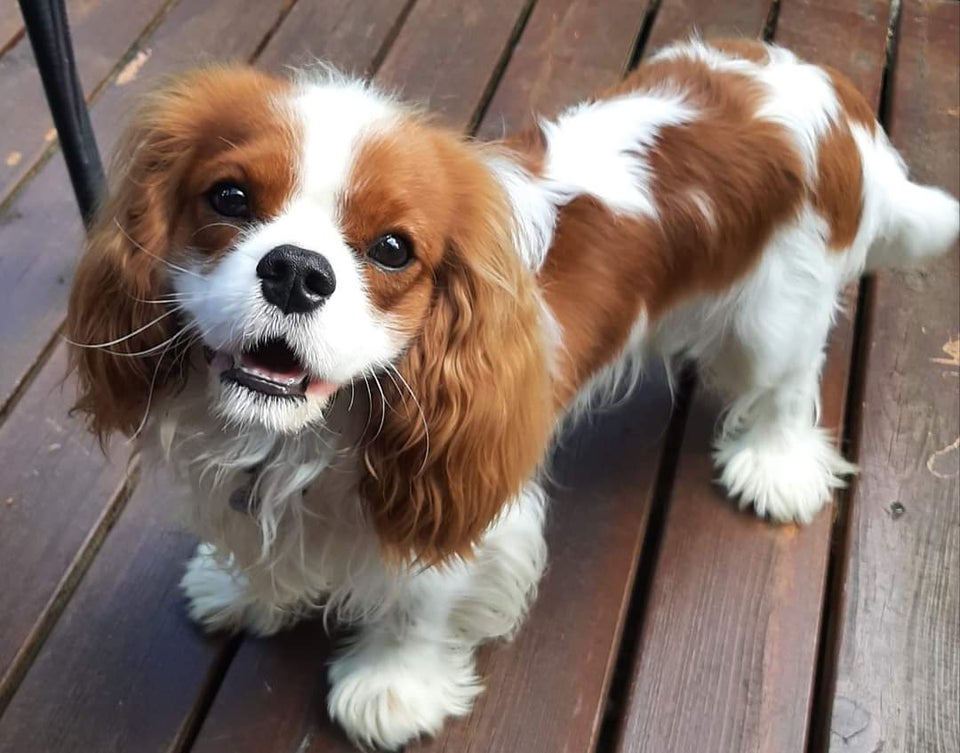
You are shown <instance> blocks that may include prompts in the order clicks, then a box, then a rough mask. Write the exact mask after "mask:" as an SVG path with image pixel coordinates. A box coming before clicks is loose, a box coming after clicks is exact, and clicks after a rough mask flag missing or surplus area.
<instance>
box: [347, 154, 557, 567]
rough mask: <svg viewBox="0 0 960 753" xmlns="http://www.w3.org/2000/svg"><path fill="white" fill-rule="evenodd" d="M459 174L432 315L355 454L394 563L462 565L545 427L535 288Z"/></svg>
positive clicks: (518, 481) (546, 396) (484, 187)
mask: <svg viewBox="0 0 960 753" xmlns="http://www.w3.org/2000/svg"><path fill="white" fill-rule="evenodd" d="M459 148H461V149H466V148H467V147H465V146H463V145H460V146H459ZM471 164H472V165H473V166H472V168H471V167H469V166H468V165H466V164H465V165H463V166H462V167H460V168H459V171H458V172H459V174H458V176H457V178H458V182H459V183H460V185H461V186H463V187H464V190H463V191H462V196H463V197H464V198H463V202H464V204H466V206H463V207H461V208H460V211H458V213H457V216H458V218H459V219H458V227H457V229H456V230H455V231H454V233H453V235H452V237H451V238H449V248H448V251H447V254H446V256H445V259H444V262H443V264H442V266H441V268H440V269H439V270H438V271H437V283H436V290H435V299H434V302H433V306H432V309H431V310H430V311H429V312H428V314H427V317H426V320H425V322H424V327H423V330H422V331H421V333H420V334H419V336H418V338H417V339H416V340H415V341H414V343H413V344H412V345H411V347H410V348H409V349H408V351H407V352H406V353H405V355H404V357H403V359H402V362H401V364H400V365H399V367H398V368H399V372H400V374H401V375H402V377H403V379H404V380H405V381H406V383H407V385H409V390H407V387H406V386H405V385H402V384H399V383H398V382H399V381H400V380H397V379H393V380H391V378H390V375H389V374H387V375H385V376H384V377H382V378H380V379H379V381H380V383H381V386H382V387H383V389H384V391H385V392H386V401H387V406H386V408H384V409H382V410H383V414H382V416H378V417H376V419H375V420H374V421H372V422H371V423H372V428H371V431H372V432H374V433H375V434H376V436H375V437H374V438H373V440H372V442H371V443H370V444H369V445H368V446H367V448H366V451H365V458H364V459H365V462H366V466H367V470H368V473H369V475H368V476H366V478H365V479H364V482H363V484H362V493H363V495H364V497H365V498H366V500H367V502H368V505H369V509H370V513H371V516H372V518H373V521H374V524H375V526H376V529H377V532H378V534H379V536H380V538H381V541H382V542H383V544H384V546H385V548H386V549H387V551H388V553H389V554H392V555H394V556H396V557H398V558H399V559H402V560H410V559H417V560H418V561H420V562H423V563H433V562H437V561H440V560H443V559H445V558H447V557H450V556H455V555H460V556H469V555H470V553H471V548H472V545H473V544H474V543H476V541H477V540H478V539H479V537H480V536H481V534H482V533H483V531H484V530H485V529H486V528H487V526H488V525H489V524H490V523H491V522H492V521H493V520H494V519H495V518H496V516H497V514H498V513H499V512H500V511H501V509H502V508H503V507H504V505H505V504H506V503H508V502H509V501H510V500H511V498H512V497H513V496H514V495H515V494H516V493H517V492H518V491H520V488H521V486H522V485H523V483H524V482H525V481H526V480H527V479H528V478H529V477H530V476H531V475H532V474H533V473H534V472H535V470H536V467H537V465H538V464H539V463H540V462H541V460H542V459H543V455H544V453H545V451H546V448H547V445H548V442H549V439H550V434H551V432H552V429H553V424H554V415H553V411H552V402H551V390H550V376H549V370H548V363H547V354H546V352H545V345H544V337H543V329H542V327H543V324H542V321H541V316H542V315H541V311H540V305H539V301H538V299H537V296H536V294H535V281H534V279H533V276H532V275H530V274H529V272H527V271H526V270H524V269H523V268H522V264H521V262H520V259H519V256H518V254H517V253H516V251H515V250H514V249H513V247H512V242H511V235H510V232H509V229H508V228H509V224H508V220H507V210H506V205H505V199H504V198H503V197H502V196H501V195H500V192H499V190H498V189H496V188H495V187H494V184H493V180H492V178H491V177H490V176H489V175H487V174H486V171H485V169H484V168H483V167H482V166H480V165H479V163H476V161H475V160H474V161H472V162H471ZM471 172H474V174H471ZM468 187H469V188H468ZM411 392H412V393H413V394H415V395H416V398H417V400H414V399H413V397H412V396H411V394H410V393H411ZM373 394H375V395H376V394H378V392H377V390H376V389H374V390H373ZM418 402H419V406H418V404H417V403H418ZM381 418H382V420H383V425H382V428H380V427H379V426H378V424H379V421H380V419H381Z"/></svg>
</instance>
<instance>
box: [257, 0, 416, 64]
mask: <svg viewBox="0 0 960 753" xmlns="http://www.w3.org/2000/svg"><path fill="white" fill-rule="evenodd" d="M410 2H411V0H299V2H298V3H297V4H296V5H294V6H293V9H292V10H291V11H290V13H289V14H288V15H287V17H286V19H284V22H283V24H282V25H281V26H280V28H279V29H277V32H276V34H274V35H273V37H272V38H271V40H270V44H268V45H267V46H266V48H265V49H264V50H263V52H262V53H260V56H259V57H258V58H257V65H258V66H259V67H261V68H265V69H267V70H269V71H272V72H274V73H280V74H282V73H284V71H286V70H287V69H288V67H289V66H291V65H294V66H296V65H301V66H302V65H309V64H311V63H315V62H316V61H318V60H324V61H334V62H335V63H336V65H337V66H338V67H339V68H341V69H342V70H344V71H348V72H352V73H357V74H360V75H365V74H369V73H370V65H371V63H373V62H374V61H377V60H379V59H380V58H381V56H382V54H383V53H384V52H385V50H386V49H387V47H388V46H389V45H390V44H391V43H392V42H393V39H394V36H395V34H396V31H397V30H398V29H399V25H400V24H402V23H403V21H404V19H405V18H406V10H407V8H408V6H409V5H410ZM310 31H315V32H316V33H313V34H311V33H309V32H310Z"/></svg>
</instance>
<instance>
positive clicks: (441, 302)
mask: <svg viewBox="0 0 960 753" xmlns="http://www.w3.org/2000/svg"><path fill="white" fill-rule="evenodd" d="M513 222H514V220H513V218H512V216H511V209H510V207H509V206H508V200H507V198H506V195H505V192H504V191H503V188H502V186H501V185H500V183H499V182H498V181H497V179H496V177H495V176H494V175H493V173H492V172H491V170H490V169H489V166H488V160H487V158H486V157H485V154H484V152H483V150H482V148H481V147H479V146H477V145H475V144H472V143H470V142H468V141H466V140H464V139H463V138H461V137H460V136H458V135H456V134H454V133H452V132H450V131H448V130H446V129H443V128H439V127H436V126H434V125H432V124H430V123H429V122H427V121H426V120H425V119H424V118H423V117H421V116H419V115H418V114H416V113H414V112H411V111H409V110H406V109H404V108H401V107H400V106H398V105H397V104H396V103H395V102H394V101H393V100H391V99H390V98H389V97H386V96H384V95H382V94H380V93H378V92H376V91H375V90H373V89H371V88H369V87H367V86H366V85H364V84H362V83H359V82H356V81H353V80H349V79H345V78H341V77H338V76H336V75H325V76H323V77H322V78H319V79H313V80H311V79H309V78H302V79H298V80H295V81H285V80H280V79H276V78H273V77H270V76H267V75H265V74H262V73H258V72H255V71H253V70H251V69H247V68H224V69H212V70H206V71H200V72H196V73H193V74H189V75H187V76H185V77H182V78H179V79H177V80H175V81H173V82H172V83H170V84H169V85H167V86H165V87H163V88H162V89H160V90H159V91H157V92H155V93H154V94H153V95H152V96H150V97H149V99H148V100H147V101H146V102H145V104H144V106H143V107H142V108H141V110H140V111H139V113H138V115H137V116H136V117H135V118H134V121H133V123H132V125H131V126H130V128H129V129H128V132H127V134H126V136H125V138H124V140H123V142H122V144H121V147H120V149H119V151H118V154H117V158H116V160H115V166H114V175H113V182H112V190H111V193H110V195H109V197H108V198H107V199H106V200H105V202H104V204H103V206H102V208H101V210H100V213H99V216H98V219H97V221H96V224H95V226H94V228H93V229H92V231H91V233H90V238H89V241H88V244H87V248H86V251H85V253H84V255H83V258H82V260H81V262H80V265H79V268H78V270H77V275H76V280H75V283H74V287H73V291H72V296H71V300H70V311H69V317H68V334H69V338H70V340H71V342H72V355H73V366H74V368H75V370H76V371H77V373H78V375H79V381H80V397H79V400H78V402H77V408H78V410H80V411H81V412H83V413H84V414H86V415H87V416H88V417H89V426H90V428H91V429H92V430H93V431H94V432H96V433H98V434H99V435H101V437H102V436H104V435H106V434H109V433H110V432H113V431H122V432H125V433H128V434H133V433H136V432H137V430H138V428H139V427H140V426H141V425H142V424H143V423H144V422H145V421H146V420H148V418H149V416H150V415H151V414H152V412H156V411H162V410H163V408H164V405H165V404H166V401H171V400H176V399H177V395H178V388H179V387H182V385H183V383H184V381H186V380H192V379H203V380H206V382H207V390H208V395H209V410H210V413H211V416H214V417H215V418H216V420H218V421H220V422H221V423H222V424H223V425H224V426H229V425H234V426H241V427H243V426H250V425H257V426H259V427H262V428H264V429H266V430H267V431H269V432H273V433H276V434H278V435H280V434H290V433H296V432H303V431H310V430H311V429H312V426H313V425H314V424H317V423H318V422H322V421H323V420H324V412H325V409H327V407H328V406H329V404H330V403H331V401H332V400H333V399H335V395H336V394H337V393H338V392H339V391H342V390H344V389H345V388H347V387H350V388H351V389H356V388H357V384H358V383H361V382H366V383H367V384H365V385H364V388H369V389H370V390H371V394H372V395H374V396H375V399H374V400H373V402H374V409H375V411H377V412H378V413H379V416H378V417H377V418H376V420H374V421H371V422H370V424H371V425H372V427H373V429H374V430H375V431H374V432H373V434H372V435H371V436H370V437H367V438H365V440H364V441H363V442H361V444H360V448H359V449H358V452H362V453H363V455H364V457H363V463H364V465H365V468H366V477H365V481H364V483H363V488H362V492H363V494H364V496H365V498H366V499H367V501H368V503H369V507H370V511H371V514H372V517H373V520H374V522H375V523H376V525H377V528H378V531H379V532H380V533H381V536H382V537H383V539H384V540H385V541H386V542H387V543H388V544H390V545H393V546H395V547H396V548H397V550H398V551H400V552H401V553H403V555H404V556H407V555H408V554H409V552H410V551H415V552H416V553H417V555H419V556H421V557H427V558H436V557H442V556H445V555H447V554H450V553H454V552H463V551H465V550H466V549H467V548H468V547H469V544H470V543H471V542H473V541H474V540H475V539H476V537H477V536H478V535H479V534H480V533H481V532H482V530H483V528H484V527H486V525H487V524H488V523H489V522H490V521H491V520H492V519H493V517H494V516H495V515H496V513H497V512H498V510H499V509H500V507H501V506H502V504H504V503H505V502H506V501H507V500H508V499H509V498H510V497H511V496H512V494H514V493H515V492H516V491H517V490H518V489H519V486H520V484H521V483H522V482H523V480H524V479H525V478H526V477H527V476H528V475H529V474H530V473H531V472H532V471H533V470H534V468H535V466H536V464H537V463H538V462H539V460H540V459H541V456H542V453H543V451H544V447H545V445H546V442H547V441H548V436H549V433H550V430H551V428H552V423H553V414H552V405H551V396H550V386H549V376H548V369H547V354H546V352H545V348H546V346H545V343H544V338H543V336H542V321H541V317H542V312H541V307H540V305H539V299H538V294H537V291H536V288H535V282H534V279H533V277H532V275H531V274H530V273H529V271H528V270H526V269H525V268H524V266H523V263H522V260H521V258H520V256H519V255H518V253H517V251H516V249H515V248H514V242H513V232H512V231H513ZM201 353H202V356H203V357H202V358H201V355H200V354H201ZM191 363H193V364H198V363H200V364H203V367H202V368H201V369H200V370H199V371H198V370H196V369H191V367H190V366H189V364H191ZM371 385H372V386H371ZM365 391H366V390H365Z"/></svg>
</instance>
